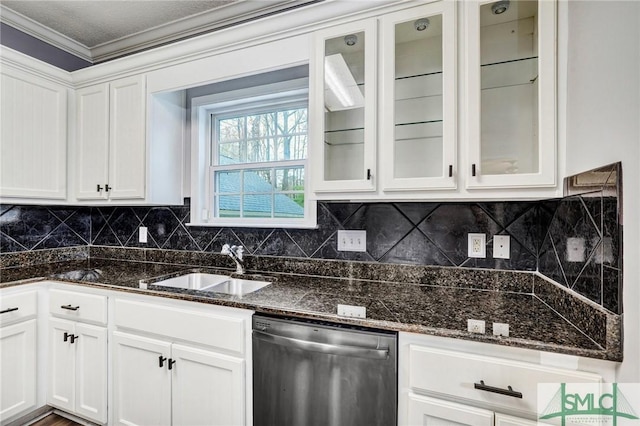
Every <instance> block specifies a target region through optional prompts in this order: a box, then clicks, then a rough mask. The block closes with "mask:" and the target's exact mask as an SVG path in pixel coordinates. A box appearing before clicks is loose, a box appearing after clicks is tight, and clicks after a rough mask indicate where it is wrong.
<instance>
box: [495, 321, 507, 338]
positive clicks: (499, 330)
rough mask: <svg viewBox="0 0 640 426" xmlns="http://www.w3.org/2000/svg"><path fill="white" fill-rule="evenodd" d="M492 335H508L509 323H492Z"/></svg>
mask: <svg viewBox="0 0 640 426" xmlns="http://www.w3.org/2000/svg"><path fill="white" fill-rule="evenodd" d="M493 335H494V336H502V337H509V324H505V323H502V322H494V323H493Z"/></svg>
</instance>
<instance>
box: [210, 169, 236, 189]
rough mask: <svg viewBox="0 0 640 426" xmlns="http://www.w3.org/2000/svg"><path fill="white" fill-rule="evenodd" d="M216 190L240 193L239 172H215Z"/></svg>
mask: <svg viewBox="0 0 640 426" xmlns="http://www.w3.org/2000/svg"><path fill="white" fill-rule="evenodd" d="M215 181H216V192H218V193H225V192H226V193H229V192H233V193H236V194H239V193H240V172H234V171H232V172H216V175H215Z"/></svg>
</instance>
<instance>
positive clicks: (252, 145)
mask: <svg viewBox="0 0 640 426" xmlns="http://www.w3.org/2000/svg"><path fill="white" fill-rule="evenodd" d="M275 150H276V148H275V146H274V140H273V138H266V139H250V140H249V141H247V162H248V163H264V162H267V161H275V160H276V156H275V155H276V154H275Z"/></svg>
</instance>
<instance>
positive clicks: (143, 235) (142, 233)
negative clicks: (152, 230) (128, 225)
mask: <svg viewBox="0 0 640 426" xmlns="http://www.w3.org/2000/svg"><path fill="white" fill-rule="evenodd" d="M138 242H139V243H146V242H147V227H146V226H141V227H140V229H139V232H138Z"/></svg>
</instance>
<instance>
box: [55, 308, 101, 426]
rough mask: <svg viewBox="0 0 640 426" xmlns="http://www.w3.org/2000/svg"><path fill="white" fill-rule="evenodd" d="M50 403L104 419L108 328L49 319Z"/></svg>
mask: <svg viewBox="0 0 640 426" xmlns="http://www.w3.org/2000/svg"><path fill="white" fill-rule="evenodd" d="M49 351H50V353H49V393H48V395H49V396H48V401H47V403H48V404H49V405H52V406H55V407H58V408H60V409H62V410H65V411H68V412H70V413H74V414H77V415H79V416H82V417H85V418H87V419H90V420H93V421H95V422H98V423H106V421H107V329H106V328H105V327H98V326H94V325H89V324H82V323H75V322H73V321H69V320H64V319H58V318H50V320H49Z"/></svg>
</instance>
